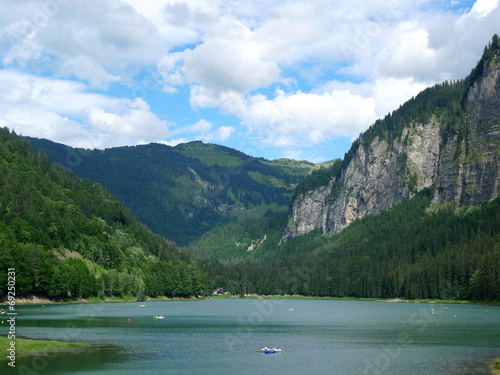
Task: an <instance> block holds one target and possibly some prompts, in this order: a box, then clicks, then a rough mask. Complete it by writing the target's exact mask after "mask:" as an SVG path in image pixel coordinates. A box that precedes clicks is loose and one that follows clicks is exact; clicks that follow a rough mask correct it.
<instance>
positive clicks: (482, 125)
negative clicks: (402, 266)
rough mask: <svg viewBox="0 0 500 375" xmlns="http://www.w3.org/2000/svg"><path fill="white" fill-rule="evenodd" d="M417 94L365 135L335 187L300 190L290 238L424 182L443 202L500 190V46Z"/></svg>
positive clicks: (328, 228) (473, 201) (332, 224)
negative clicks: (463, 73)
mask: <svg viewBox="0 0 500 375" xmlns="http://www.w3.org/2000/svg"><path fill="white" fill-rule="evenodd" d="M486 52H488V55H487V54H486ZM450 93H451V94H450ZM452 97H454V98H455V99H452ZM450 98H451V99H450ZM415 99H416V100H415V101H414V102H410V103H406V104H405V105H404V106H402V107H404V108H400V109H399V110H398V111H399V112H398V111H395V112H393V114H392V116H390V115H389V117H387V118H386V119H384V121H383V123H382V122H378V123H376V124H374V125H373V126H372V128H370V129H369V130H368V131H367V132H366V133H364V134H363V135H361V136H360V138H359V139H358V140H356V141H355V143H354V144H353V147H352V148H351V151H350V152H349V154H347V155H346V158H344V161H343V164H342V168H341V170H340V172H339V173H337V174H336V175H332V176H330V182H329V184H328V185H323V186H318V187H315V188H314V189H312V190H310V191H308V192H306V193H303V194H300V195H298V196H296V198H295V199H294V201H293V202H292V209H291V215H290V220H289V224H288V227H287V228H286V231H285V233H284V236H283V239H284V240H287V239H290V238H293V237H296V236H300V235H303V234H306V233H308V232H310V231H312V230H314V229H317V228H321V229H322V231H323V233H331V234H335V233H338V232H340V231H342V230H343V229H344V228H346V227H347V226H348V225H349V224H350V223H352V222H353V221H354V220H355V219H356V218H362V217H364V216H366V215H377V214H380V213H381V212H382V211H383V210H385V209H387V208H389V207H391V206H392V205H394V204H395V203H397V202H399V201H401V200H402V199H404V198H407V197H411V196H412V194H414V193H415V192H417V191H419V190H422V189H424V188H432V189H433V191H434V203H436V204H440V203H444V202H448V201H453V202H456V203H457V204H459V205H467V206H472V205H477V204H480V203H483V202H488V201H491V200H492V199H494V198H495V197H496V196H497V195H498V185H499V182H500V173H499V172H500V51H499V48H498V46H493V48H492V49H490V50H488V51H485V55H484V56H483V58H482V59H481V60H480V62H479V63H478V66H477V67H476V68H475V69H474V70H473V71H472V72H471V75H470V76H469V77H467V78H466V79H465V80H462V81H458V82H454V83H448V82H446V83H443V84H442V85H437V86H436V87H435V88H433V89H428V90H426V92H424V93H423V94H422V95H421V96H420V98H419V97H417V98H415ZM429 108H430V109H429ZM422 113H424V114H427V115H426V116H424V115H422Z"/></svg>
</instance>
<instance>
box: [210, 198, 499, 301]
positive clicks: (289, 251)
mask: <svg viewBox="0 0 500 375" xmlns="http://www.w3.org/2000/svg"><path fill="white" fill-rule="evenodd" d="M431 197H432V191H431V190H430V189H426V190H424V191H422V192H420V193H418V194H417V195H416V196H415V197H413V198H412V199H406V200H404V201H403V202H401V203H400V204H398V205H396V206H394V207H393V208H391V209H389V210H388V211H386V212H384V213H382V214H381V215H379V216H374V217H366V218H363V219H361V220H359V219H358V220H356V221H355V222H354V223H353V224H351V225H350V226H349V227H348V228H347V229H345V230H344V231H342V232H341V233H339V234H337V235H335V236H332V237H330V236H329V235H323V234H321V233H319V232H318V231H315V232H311V233H309V234H307V235H305V236H301V237H298V238H295V239H293V240H291V241H289V242H284V243H281V244H279V245H278V246H277V250H276V252H274V253H270V252H266V251H263V252H261V253H260V255H257V254H256V255H255V256H254V258H253V259H246V260H242V259H240V260H237V259H228V260H225V261H205V263H204V267H203V269H204V270H205V271H206V272H207V273H208V274H209V275H210V278H211V279H213V280H216V284H218V285H219V284H220V285H219V286H221V287H223V288H225V289H226V290H228V291H230V292H231V293H234V294H245V293H257V294H264V295H272V294H279V295H283V294H301V295H310V296H332V297H358V298H394V297H404V298H410V299H428V298H430V299H457V300H487V301H494V300H498V299H499V298H500V198H497V199H495V200H494V201H493V202H491V203H488V204H484V205H482V206H479V207H475V208H472V209H470V210H468V211H467V210H464V209H462V210H460V209H459V210H458V211H457V208H456V207H455V206H453V205H449V204H444V205H441V206H432V205H431ZM430 208H432V209H430ZM282 229H283V228H282ZM266 230H268V231H267V233H268V236H269V235H271V237H272V234H269V228H266ZM281 233H282V232H281Z"/></svg>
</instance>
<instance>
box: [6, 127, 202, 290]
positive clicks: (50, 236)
mask: <svg viewBox="0 0 500 375" xmlns="http://www.w3.org/2000/svg"><path fill="white" fill-rule="evenodd" d="M8 268H15V269H16V276H17V279H16V282H17V283H16V284H17V289H16V291H17V293H18V294H19V295H23V294H36V295H43V296H48V297H54V298H56V297H70V296H71V297H86V296H91V295H95V296H105V295H108V296H110V295H119V294H124V293H132V294H133V295H134V296H137V295H139V297H140V296H141V295H145V294H147V295H150V296H156V295H166V296H191V295H200V294H201V295H204V294H207V293H208V292H209V290H210V289H211V282H210V281H209V280H208V279H207V277H206V275H204V274H202V273H201V271H200V270H199V269H198V268H197V267H196V266H194V265H193V264H192V262H191V261H190V259H189V258H188V257H187V256H186V255H185V254H183V253H181V252H180V251H179V250H178V248H177V246H176V245H175V243H173V242H171V241H167V240H165V239H164V238H162V237H160V236H158V235H155V234H153V233H152V232H151V231H149V230H148V229H147V228H145V227H144V226H143V225H142V224H141V223H139V221H137V219H136V218H135V217H134V216H133V215H132V214H131V213H130V211H129V210H128V209H126V208H125V207H124V206H123V205H122V204H120V203H119V202H118V201H117V200H116V199H115V198H114V197H113V196H112V195H111V194H110V193H109V192H108V191H107V190H106V189H105V188H104V187H103V186H102V185H100V184H97V183H94V182H91V181H89V180H83V179H80V178H78V177H76V176H75V175H73V174H71V173H70V172H68V171H67V170H66V169H64V168H61V167H57V166H54V165H52V164H51V162H50V159H49V157H48V156H46V155H45V154H41V153H40V152H39V153H35V150H34V148H33V147H32V145H31V144H30V142H29V141H28V140H26V139H24V138H22V137H20V136H17V135H16V134H15V133H14V132H12V133H11V132H9V130H8V129H7V128H2V129H0V284H1V285H2V287H1V289H0V290H1V292H0V293H1V294H0V297H1V296H2V295H3V294H4V293H5V289H6V286H7V269H8ZM160 280H161V281H160Z"/></svg>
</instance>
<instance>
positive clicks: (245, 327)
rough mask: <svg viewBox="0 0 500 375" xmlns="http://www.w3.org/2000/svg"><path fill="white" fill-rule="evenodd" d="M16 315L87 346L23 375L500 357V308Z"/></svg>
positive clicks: (402, 369) (134, 306) (33, 328)
mask: <svg viewBox="0 0 500 375" xmlns="http://www.w3.org/2000/svg"><path fill="white" fill-rule="evenodd" d="M18 313H19V317H18V322H17V326H16V328H17V332H18V334H21V335H23V336H25V337H30V338H39V339H56V340H64V341H84V342H90V343H92V344H93V347H92V349H91V350H88V351H78V352H69V353H68V352H65V353H57V354H53V355H50V356H36V357H26V358H24V359H21V358H19V359H18V361H17V365H18V370H19V366H24V367H25V371H24V372H14V373H25V374H105V375H113V374H138V373H153V374H154V373H158V374H217V375H222V374H255V373H266V374H267V373H272V374H308V373H314V374H342V375H345V374H367V375H368V374H384V375H386V374H387V375H391V374H394V375H396V374H397V375H401V374H407V375H416V374H426V375H427V374H464V375H465V374H468V375H471V374H472V375H486V374H488V373H489V370H488V367H487V366H488V364H489V363H491V362H492V361H493V359H494V358H495V357H497V356H500V340H498V337H500V324H499V323H500V308H498V307H487V306H467V305H449V306H445V305H441V304H413V303H384V302H362V301H327V300H324V301H323V300H248V299H243V300H240V299H235V300H206V301H174V302H172V301H169V302H152V303H147V304H146V307H139V304H138V303H118V304H86V305H53V306H45V307H42V306H20V307H19V308H18ZM159 315H163V316H165V319H154V317H155V316H159ZM129 319H130V321H129ZM2 329H4V327H2ZM0 333H3V332H2V331H0ZM264 346H275V347H277V348H281V349H282V350H283V351H282V352H280V353H276V354H264V353H263V352H262V351H261V348H263V347H264ZM30 371H31V372H30ZM2 373H4V371H3V369H2Z"/></svg>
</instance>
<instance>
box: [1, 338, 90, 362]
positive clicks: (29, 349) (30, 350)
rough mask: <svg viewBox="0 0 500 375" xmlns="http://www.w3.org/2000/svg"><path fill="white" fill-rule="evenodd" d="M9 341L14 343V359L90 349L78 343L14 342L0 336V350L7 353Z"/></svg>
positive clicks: (4, 358)
mask: <svg viewBox="0 0 500 375" xmlns="http://www.w3.org/2000/svg"><path fill="white" fill-rule="evenodd" d="M11 341H14V342H15V343H16V345H15V348H16V350H15V351H16V357H18V356H22V355H27V354H39V353H47V352H55V351H62V350H74V349H87V348H90V344H86V343H78V342H62V341H51V340H31V339H21V338H17V337H16V339H15V340H10V339H9V338H8V337H6V336H0V350H1V351H2V353H3V352H5V353H7V351H8V349H9V348H10V346H11V345H10V343H11ZM5 360H7V358H6V357H5V356H3V355H2V356H1V357H0V361H5Z"/></svg>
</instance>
